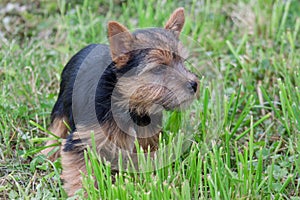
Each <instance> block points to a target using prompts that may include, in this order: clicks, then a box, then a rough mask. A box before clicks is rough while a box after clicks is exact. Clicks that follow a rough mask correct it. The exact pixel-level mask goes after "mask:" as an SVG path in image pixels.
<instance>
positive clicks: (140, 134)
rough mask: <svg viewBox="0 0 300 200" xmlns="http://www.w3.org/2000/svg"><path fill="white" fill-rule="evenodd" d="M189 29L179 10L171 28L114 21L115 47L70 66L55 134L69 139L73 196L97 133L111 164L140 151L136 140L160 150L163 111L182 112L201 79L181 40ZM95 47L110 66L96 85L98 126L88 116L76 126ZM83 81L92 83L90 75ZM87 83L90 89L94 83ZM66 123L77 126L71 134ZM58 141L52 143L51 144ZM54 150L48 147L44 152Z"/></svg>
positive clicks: (67, 182) (66, 163)
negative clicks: (82, 73)
mask: <svg viewBox="0 0 300 200" xmlns="http://www.w3.org/2000/svg"><path fill="white" fill-rule="evenodd" d="M183 25H184V10H183V8H178V9H177V10H175V11H174V12H173V14H172V15H171V17H170V18H169V20H168V21H167V23H166V25H165V28H150V29H141V30H137V31H135V32H133V33H130V32H129V31H128V30H127V28H126V27H124V26H123V25H121V24H119V23H118V22H109V24H108V39H109V46H107V45H101V44H93V45H89V46H87V47H86V48H84V49H82V50H81V51H79V52H78V53H77V54H76V55H75V56H73V57H72V58H71V60H70V61H69V62H68V64H67V65H66V67H65V68H64V70H63V72H62V82H61V85H60V92H59V96H58V99H57V102H56V104H55V106H54V108H53V111H52V114H51V129H50V130H51V131H52V132H53V133H54V134H55V135H57V136H59V137H61V138H63V139H64V140H63V144H62V146H63V147H62V149H61V151H60V155H61V157H62V167H63V172H62V179H63V180H64V187H65V189H66V191H67V193H68V195H69V196H72V195H74V193H75V191H76V190H78V189H80V188H81V187H82V184H81V175H80V172H83V173H86V168H85V162H84V157H83V153H84V150H85V149H86V147H87V146H88V145H89V146H91V143H92V142H91V131H93V132H94V135H95V142H96V148H97V152H98V153H99V155H100V156H101V157H105V158H110V159H111V160H110V161H113V160H112V158H113V157H116V153H117V152H119V150H120V149H121V150H122V151H126V152H130V153H132V152H136V149H135V145H134V141H135V140H137V141H138V142H139V144H140V146H141V147H142V148H143V149H144V150H145V151H147V150H148V149H150V151H151V152H155V151H156V150H157V148H158V138H159V134H160V133H161V121H162V110H163V109H167V110H173V109H177V108H180V107H181V106H184V105H187V104H189V103H190V102H191V101H192V100H193V98H194V97H195V95H196V93H197V91H198V87H197V85H198V80H197V77H196V76H195V75H194V74H192V73H191V72H189V71H188V70H187V69H186V68H185V66H184V64H183V62H184V57H185V55H184V54H185V53H184V50H183V46H182V44H181V43H180V41H179V34H180V32H181V30H182V28H183ZM95 49H98V50H97V51H99V55H101V58H100V61H101V62H102V61H103V62H104V61H105V62H107V63H110V64H109V65H108V66H107V68H106V69H105V71H104V73H103V74H102V76H101V77H98V80H99V81H98V84H97V86H96V94H95V99H94V106H95V110H96V117H97V123H95V122H91V121H90V120H89V118H88V117H87V118H86V120H83V121H80V122H76V123H75V121H76V120H74V118H75V114H76V115H78V113H79V115H84V114H83V113H80V111H79V110H78V109H79V107H76V105H73V104H74V102H73V100H72V95H73V94H74V91H73V89H74V84H75V81H76V76H77V74H78V71H79V70H80V66H81V64H82V63H83V62H85V58H87V56H88V55H89V53H90V52H91V51H94V50H95ZM97 66H98V64H97V63H93V62H90V63H89V66H88V67H89V68H90V69H91V70H94V69H96V70H97ZM83 78H84V79H82V80H88V79H89V78H90V77H83ZM84 84H86V85H85V87H86V88H89V85H88V84H89V83H88V82H87V83H82V85H84ZM91 87H92V86H91ZM86 98H88V92H87V95H86ZM86 106H89V105H86ZM77 108H78V109H77ZM83 118H84V116H83ZM155 120H156V121H155ZM64 123H67V124H68V125H69V126H70V128H71V130H70V134H69V135H67V128H66V126H65V124H64ZM149 124H153V126H149ZM54 142H55V141H49V142H48V143H47V145H51V144H53V143H54ZM50 151H51V148H48V149H46V150H45V151H44V154H46V155H47V154H48V152H50ZM58 156H59V153H55V154H54V155H52V156H51V157H50V159H52V160H54V159H56V158H57V157H58Z"/></svg>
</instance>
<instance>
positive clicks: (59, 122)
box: [42, 117, 68, 161]
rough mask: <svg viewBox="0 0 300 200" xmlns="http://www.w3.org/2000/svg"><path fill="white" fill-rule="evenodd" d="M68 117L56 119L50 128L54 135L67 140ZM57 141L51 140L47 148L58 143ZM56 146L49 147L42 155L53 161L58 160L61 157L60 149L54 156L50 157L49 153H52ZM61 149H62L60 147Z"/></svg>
mask: <svg viewBox="0 0 300 200" xmlns="http://www.w3.org/2000/svg"><path fill="white" fill-rule="evenodd" d="M67 122H68V121H67V118H66V117H56V118H54V119H53V121H52V123H51V126H50V128H49V131H50V132H52V133H53V134H54V135H56V136H58V137H60V138H63V139H65V138H66V137H67V133H68V128H67V126H66V125H65V123H67ZM57 142H58V141H57V140H49V141H47V143H46V146H51V145H54V144H55V143H57ZM55 147H56V146H52V147H48V148H46V149H44V150H43V151H42V154H44V155H45V156H47V157H48V158H49V159H50V160H51V161H54V160H56V159H57V158H58V157H59V155H60V149H59V150H57V151H56V152H54V153H53V154H51V155H49V153H50V152H51V153H52V150H54V148H55ZM60 148H61V147H60Z"/></svg>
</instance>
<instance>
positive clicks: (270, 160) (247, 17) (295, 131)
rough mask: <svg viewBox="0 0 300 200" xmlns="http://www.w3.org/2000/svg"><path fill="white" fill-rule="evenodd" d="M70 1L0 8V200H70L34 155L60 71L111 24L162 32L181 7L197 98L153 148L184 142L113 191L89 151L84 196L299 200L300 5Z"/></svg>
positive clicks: (252, 0) (168, 118)
mask: <svg viewBox="0 0 300 200" xmlns="http://www.w3.org/2000/svg"><path fill="white" fill-rule="evenodd" d="M20 2H23V1H20ZM70 2H73V1H63V0H59V1H58V2H52V1H48V2H43V3H40V4H38V3H28V4H26V10H25V11H20V9H18V8H17V9H14V10H9V9H7V7H6V5H7V4H6V3H5V1H4V2H2V3H0V8H1V9H2V8H3V11H2V12H0V19H3V20H2V22H3V23H2V24H0V83H1V84H0V87H1V94H0V133H1V134H0V199H57V198H63V199H65V198H66V195H65V193H64V191H63V189H62V182H61V180H60V172H61V164H60V160H57V161H55V162H54V163H52V162H50V161H47V160H45V159H44V158H43V157H41V156H36V155H34V153H35V152H37V151H38V150H39V149H40V147H43V142H44V141H45V140H46V139H47V137H48V136H47V135H46V134H45V132H46V130H47V128H48V126H49V116H50V112H51V109H52V106H53V105H54V103H55V100H56V97H57V94H58V90H59V81H60V73H61V71H62V69H63V66H64V65H65V64H66V62H67V61H68V59H70V57H71V56H72V55H73V54H75V53H76V52H77V51H78V50H80V49H81V48H83V47H84V46H85V45H87V44H90V43H102V42H106V24H107V22H108V21H109V20H117V21H119V22H121V23H123V24H125V25H126V26H127V27H129V29H131V30H134V28H136V27H139V28H143V27H152V26H163V24H164V23H165V22H166V20H167V18H168V17H169V15H170V13H171V12H172V11H173V10H174V9H175V8H177V7H179V6H183V7H185V13H186V24H185V27H184V31H183V35H186V36H189V37H190V38H192V39H193V40H195V41H197V42H198V43H197V45H198V46H195V45H191V46H189V50H190V51H191V53H192V55H193V57H194V58H197V59H196V61H195V60H193V58H191V59H190V61H191V63H192V64H193V66H195V67H193V68H192V69H191V70H192V71H194V72H196V73H197V74H198V75H199V76H200V77H201V92H200V96H199V98H198V99H197V100H196V101H195V102H194V103H193V105H192V106H191V108H190V109H189V110H188V111H186V112H184V113H177V112H173V113H166V115H165V123H164V124H165V126H164V130H165V131H166V132H167V133H169V134H168V136H169V137H168V136H165V137H163V138H162V139H161V144H162V143H166V144H167V145H168V144H169V146H172V140H170V137H171V136H172V135H177V134H180V133H184V134H186V135H189V136H191V141H192V144H191V146H190V147H189V149H188V151H187V152H185V153H183V154H181V156H180V157H179V158H178V159H176V160H175V161H174V162H172V163H171V164H169V165H167V166H165V167H163V168H157V169H156V170H154V171H153V172H146V173H126V172H119V173H118V174H117V175H116V176H115V182H114V183H113V181H112V177H111V171H110V167H109V166H107V165H104V164H102V163H99V161H98V159H97V156H96V155H95V154H94V153H93V151H92V150H91V151H88V152H87V153H86V157H87V158H88V157H89V158H90V159H91V160H92V162H91V163H89V164H88V169H89V170H90V171H92V169H97V170H95V171H94V175H95V178H96V179H97V184H98V188H99V189H95V188H94V187H93V177H92V176H91V174H89V175H88V176H86V177H85V178H84V189H85V190H86V191H87V193H88V195H89V197H90V198H91V199H99V198H102V199H222V200H223V199H293V200H296V199H300V156H299V153H300V74H299V72H300V37H299V35H300V34H299V32H300V30H299V29H300V14H299V13H300V2H299V1H297V0H287V1H281V0H265V1H262V0H249V1H246V0H245V1H242V0H240V1H234V0H230V1H210V0H205V1H188V0H187V1H185V2H183V1H182V2H181V3H174V2H171V1H157V2H156V1H153V0H151V1H145V2H146V3H145V2H143V1H141V0H140V1H138V0H136V1H134V0H130V1H126V2H123V3H121V1H110V2H106V1H91V0H85V1H83V2H82V1H77V2H80V3H74V2H75V1H74V2H73V3H70ZM1 9H0V10H1ZM183 40H184V38H183ZM189 44H190V43H188V42H187V45H189ZM196 47H200V48H196ZM179 125H181V126H179ZM145 165H146V167H149V168H151V167H153V166H150V165H149V163H147V161H145ZM147 165H149V166H147ZM154 167H155V166H154ZM154 169H155V168H154ZM82 194H83V191H79V193H78V195H82Z"/></svg>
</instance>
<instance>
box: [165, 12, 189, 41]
mask: <svg viewBox="0 0 300 200" xmlns="http://www.w3.org/2000/svg"><path fill="white" fill-rule="evenodd" d="M183 25H184V8H177V9H176V10H175V11H174V12H173V13H172V15H171V16H170V18H169V20H168V21H167V23H166V25H165V29H169V30H172V31H174V33H175V35H176V36H177V37H179V35H180V32H181V30H182V28H183Z"/></svg>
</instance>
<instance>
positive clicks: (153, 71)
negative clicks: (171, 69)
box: [151, 65, 167, 75]
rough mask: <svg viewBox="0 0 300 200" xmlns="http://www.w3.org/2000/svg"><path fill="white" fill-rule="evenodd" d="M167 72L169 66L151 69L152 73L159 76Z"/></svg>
mask: <svg viewBox="0 0 300 200" xmlns="http://www.w3.org/2000/svg"><path fill="white" fill-rule="evenodd" d="M166 70H167V66H165V65H160V66H158V67H155V68H153V69H151V73H153V74H157V75H159V74H162V73H164V72H165V71H166Z"/></svg>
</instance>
